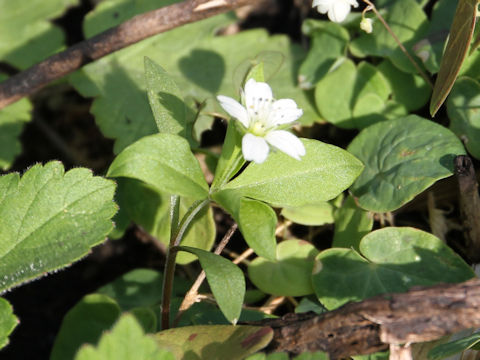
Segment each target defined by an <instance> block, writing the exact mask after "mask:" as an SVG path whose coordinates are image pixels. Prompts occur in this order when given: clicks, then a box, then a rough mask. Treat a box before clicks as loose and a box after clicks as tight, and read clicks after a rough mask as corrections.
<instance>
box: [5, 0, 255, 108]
mask: <svg viewBox="0 0 480 360" xmlns="http://www.w3.org/2000/svg"><path fill="white" fill-rule="evenodd" d="M253 3H255V1H254V0H189V1H184V2H181V3H177V4H173V5H170V6H165V7H163V8H160V9H157V10H153V11H150V12H147V13H145V14H141V15H137V16H135V17H134V18H132V19H130V20H128V21H126V22H124V23H123V24H121V25H119V26H117V27H114V28H111V29H109V30H107V31H104V32H103V33H101V34H98V35H96V36H94V37H92V38H90V39H88V40H84V41H82V42H80V43H78V44H76V45H74V46H72V47H70V48H68V49H67V50H65V51H63V52H61V53H58V54H55V55H53V56H51V57H49V58H48V59H46V60H44V61H42V62H40V63H38V64H36V65H34V66H32V67H31V68H29V69H27V70H24V71H22V72H20V73H18V74H17V75H15V76H12V77H10V78H9V79H7V80H6V81H4V82H2V83H0V109H2V108H4V107H5V106H7V105H8V104H11V103H13V102H15V101H18V100H20V99H21V98H23V97H25V96H28V95H31V94H33V93H34V92H36V91H38V90H40V89H41V88H42V87H44V86H46V85H48V84H49V83H51V82H52V81H54V80H57V79H59V78H61V77H63V76H65V75H68V74H70V73H72V72H74V71H75V70H77V69H79V68H81V67H82V66H83V65H86V64H88V63H90V62H92V61H94V60H97V59H99V58H101V57H103V56H105V55H108V54H111V53H113V52H115V51H117V50H120V49H123V48H125V47H127V46H129V45H132V44H135V43H137V42H139V41H141V40H143V39H146V38H148V37H151V36H153V35H157V34H159V33H162V32H165V31H167V30H171V29H174V28H177V27H179V26H182V25H185V24H189V23H192V22H196V21H199V20H202V19H205V18H208V17H211V16H214V15H217V14H221V13H224V12H227V11H230V10H233V9H236V8H238V7H241V6H244V5H248V4H253Z"/></svg>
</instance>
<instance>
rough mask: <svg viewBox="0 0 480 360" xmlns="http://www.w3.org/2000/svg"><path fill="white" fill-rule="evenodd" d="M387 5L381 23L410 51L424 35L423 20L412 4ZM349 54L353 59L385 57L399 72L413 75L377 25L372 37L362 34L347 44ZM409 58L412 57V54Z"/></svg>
mask: <svg viewBox="0 0 480 360" xmlns="http://www.w3.org/2000/svg"><path fill="white" fill-rule="evenodd" d="M391 3H392V5H391V6H390V7H389V8H388V13H387V15H386V16H385V20H386V22H387V23H388V24H389V25H390V28H391V29H392V31H393V32H394V33H395V35H397V37H398V39H399V40H400V41H401V42H402V43H403V45H404V46H405V48H406V49H412V48H413V47H414V45H415V44H416V43H418V41H419V40H421V39H423V38H424V37H425V35H426V32H427V31H428V20H427V16H426V15H425V13H424V11H423V10H422V8H421V6H420V5H419V4H417V2H416V1H415V0H402V1H392V2H391ZM350 51H351V52H352V53H353V55H355V56H356V57H366V56H379V57H385V58H388V59H389V60H390V61H391V62H392V63H393V64H394V65H395V66H396V67H398V68H399V69H400V70H402V71H405V72H410V73H416V72H417V70H416V69H415V67H414V66H413V65H412V63H410V61H409V60H408V58H407V57H406V55H405V54H404V53H403V52H402V51H401V49H400V48H399V47H398V44H397V43H396V42H395V40H394V39H393V38H392V36H391V35H390V34H389V33H388V31H387V30H386V29H385V27H384V26H383V25H382V23H381V22H380V21H375V22H374V24H373V33H372V34H363V35H361V36H359V37H358V38H356V39H355V40H353V41H352V42H351V43H350ZM411 55H412V56H414V54H413V53H411ZM417 62H418V63H419V61H417Z"/></svg>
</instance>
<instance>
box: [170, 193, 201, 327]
mask: <svg viewBox="0 0 480 360" xmlns="http://www.w3.org/2000/svg"><path fill="white" fill-rule="evenodd" d="M172 198H173V197H172ZM209 202H210V200H209V199H205V200H199V201H196V202H194V203H193V204H192V206H190V208H189V209H188V210H187V213H186V214H185V215H184V217H183V218H182V221H181V222H180V224H179V225H178V226H176V229H175V230H174V231H172V232H171V238H170V245H169V247H168V249H167V257H166V260H165V272H164V274H163V287H162V288H163V289H162V329H163V330H165V329H168V328H169V327H170V300H171V298H172V289H173V278H174V274H175V260H176V258H177V248H176V247H177V246H179V245H180V243H181V241H182V239H183V237H184V235H185V233H186V231H187V230H188V228H189V226H190V225H191V223H192V222H193V220H194V219H195V217H196V216H197V215H198V213H199V212H200V211H201V210H202V209H203V208H204V207H205V206H207V205H208V203H209ZM174 203H175V202H174V201H173V200H172V208H174V207H176V206H178V199H177V203H175V205H174ZM177 216H178V212H177ZM171 218H172V220H173V219H174V211H172V212H171ZM173 226H174V223H172V227H173Z"/></svg>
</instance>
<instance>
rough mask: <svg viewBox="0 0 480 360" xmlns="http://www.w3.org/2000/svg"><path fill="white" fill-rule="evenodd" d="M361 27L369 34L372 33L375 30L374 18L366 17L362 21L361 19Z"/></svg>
mask: <svg viewBox="0 0 480 360" xmlns="http://www.w3.org/2000/svg"><path fill="white" fill-rule="evenodd" d="M360 29H362V30H363V31H365V32H366V33H367V34H371V33H372V31H373V20H372V19H370V18H366V17H364V18H363V19H362V21H360Z"/></svg>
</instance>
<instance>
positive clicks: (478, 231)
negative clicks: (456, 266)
mask: <svg viewBox="0 0 480 360" xmlns="http://www.w3.org/2000/svg"><path fill="white" fill-rule="evenodd" d="M455 175H456V176H457V181H458V187H459V190H460V191H459V193H460V214H461V217H462V223H463V224H462V225H463V233H464V236H465V240H466V247H465V255H466V256H467V257H468V258H469V259H470V260H471V261H472V262H474V263H478V262H480V197H479V196H478V182H477V177H476V175H475V169H474V167H473V163H472V159H470V157H468V156H467V155H459V156H457V157H456V158H455Z"/></svg>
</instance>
